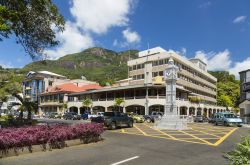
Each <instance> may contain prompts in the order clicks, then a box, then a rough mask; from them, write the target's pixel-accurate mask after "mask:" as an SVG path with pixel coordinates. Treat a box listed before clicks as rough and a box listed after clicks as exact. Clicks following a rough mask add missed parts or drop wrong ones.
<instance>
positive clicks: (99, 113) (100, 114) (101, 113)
mask: <svg viewBox="0 0 250 165" xmlns="http://www.w3.org/2000/svg"><path fill="white" fill-rule="evenodd" d="M103 114H104V112H97V113H96V114H88V118H89V119H91V118H95V117H99V116H103Z"/></svg>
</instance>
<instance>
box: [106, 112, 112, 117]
mask: <svg viewBox="0 0 250 165" xmlns="http://www.w3.org/2000/svg"><path fill="white" fill-rule="evenodd" d="M104 116H114V112H104Z"/></svg>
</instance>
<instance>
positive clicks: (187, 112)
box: [187, 107, 189, 116]
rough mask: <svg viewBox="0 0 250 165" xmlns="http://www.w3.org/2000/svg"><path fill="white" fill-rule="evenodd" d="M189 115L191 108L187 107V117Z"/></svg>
mask: <svg viewBox="0 0 250 165" xmlns="http://www.w3.org/2000/svg"><path fill="white" fill-rule="evenodd" d="M188 115H189V107H187V116H188Z"/></svg>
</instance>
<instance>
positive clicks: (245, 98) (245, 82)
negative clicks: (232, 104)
mask: <svg viewBox="0 0 250 165" xmlns="http://www.w3.org/2000/svg"><path fill="white" fill-rule="evenodd" d="M239 74H240V102H241V103H240V105H239V107H240V116H241V117H242V118H245V120H248V122H250V69H248V70H244V71H241V72H240V73H239Z"/></svg>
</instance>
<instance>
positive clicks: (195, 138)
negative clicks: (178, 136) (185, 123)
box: [179, 130, 213, 145]
mask: <svg viewBox="0 0 250 165" xmlns="http://www.w3.org/2000/svg"><path fill="white" fill-rule="evenodd" d="M179 131H180V132H182V133H184V134H186V135H189V136H191V137H193V138H195V139H198V140H200V141H203V142H204V143H206V144H208V145H213V143H210V142H208V141H206V140H203V139H201V138H198V137H197V136H194V135H192V134H190V133H187V132H185V131H181V130H179Z"/></svg>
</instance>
